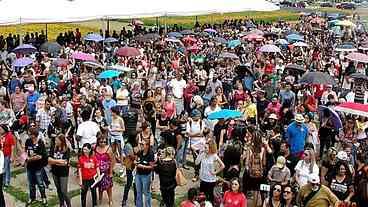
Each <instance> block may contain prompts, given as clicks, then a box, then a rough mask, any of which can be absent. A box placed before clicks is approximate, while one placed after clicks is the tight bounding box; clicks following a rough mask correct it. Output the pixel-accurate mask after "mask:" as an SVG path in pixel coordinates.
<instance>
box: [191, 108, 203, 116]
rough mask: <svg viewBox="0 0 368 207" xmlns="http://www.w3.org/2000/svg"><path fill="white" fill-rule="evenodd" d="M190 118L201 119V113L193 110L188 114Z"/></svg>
mask: <svg viewBox="0 0 368 207" xmlns="http://www.w3.org/2000/svg"><path fill="white" fill-rule="evenodd" d="M190 116H191V117H201V112H200V111H198V110H197V109H194V110H193V111H192V113H191V114H190Z"/></svg>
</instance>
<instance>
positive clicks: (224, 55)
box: [219, 52, 239, 59]
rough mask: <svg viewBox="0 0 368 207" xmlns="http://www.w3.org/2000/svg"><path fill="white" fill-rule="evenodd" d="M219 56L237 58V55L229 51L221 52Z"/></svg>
mask: <svg viewBox="0 0 368 207" xmlns="http://www.w3.org/2000/svg"><path fill="white" fill-rule="evenodd" d="M219 57H220V58H229V59H239V57H238V56H237V55H236V54H234V53H231V52H223V53H221V54H220V56H219Z"/></svg>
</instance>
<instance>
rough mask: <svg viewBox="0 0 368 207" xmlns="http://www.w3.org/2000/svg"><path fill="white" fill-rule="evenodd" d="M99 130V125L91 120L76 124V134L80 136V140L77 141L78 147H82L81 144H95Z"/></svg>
mask: <svg viewBox="0 0 368 207" xmlns="http://www.w3.org/2000/svg"><path fill="white" fill-rule="evenodd" d="M99 131H100V127H99V126H98V125H97V124H96V122H93V121H85V122H82V123H81V124H80V125H79V126H78V130H77V135H78V136H80V137H81V141H80V143H79V147H82V146H83V144H85V143H89V144H95V143H96V141H97V137H96V135H97V132H99Z"/></svg>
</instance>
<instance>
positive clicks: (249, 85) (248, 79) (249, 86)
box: [243, 72, 254, 91]
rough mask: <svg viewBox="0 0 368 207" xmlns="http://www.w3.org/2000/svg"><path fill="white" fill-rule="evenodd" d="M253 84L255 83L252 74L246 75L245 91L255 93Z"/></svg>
mask: <svg viewBox="0 0 368 207" xmlns="http://www.w3.org/2000/svg"><path fill="white" fill-rule="evenodd" d="M253 82H254V77H253V75H252V74H250V73H249V72H246V73H245V76H244V78H243V86H244V88H245V89H247V90H249V91H253Z"/></svg>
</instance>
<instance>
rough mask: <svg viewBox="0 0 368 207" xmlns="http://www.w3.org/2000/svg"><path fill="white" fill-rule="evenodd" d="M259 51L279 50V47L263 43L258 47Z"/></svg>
mask: <svg viewBox="0 0 368 207" xmlns="http://www.w3.org/2000/svg"><path fill="white" fill-rule="evenodd" d="M259 51H261V52H281V50H280V48H279V47H277V46H276V45H271V44H267V45H263V46H262V47H261V48H260V49H259Z"/></svg>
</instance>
